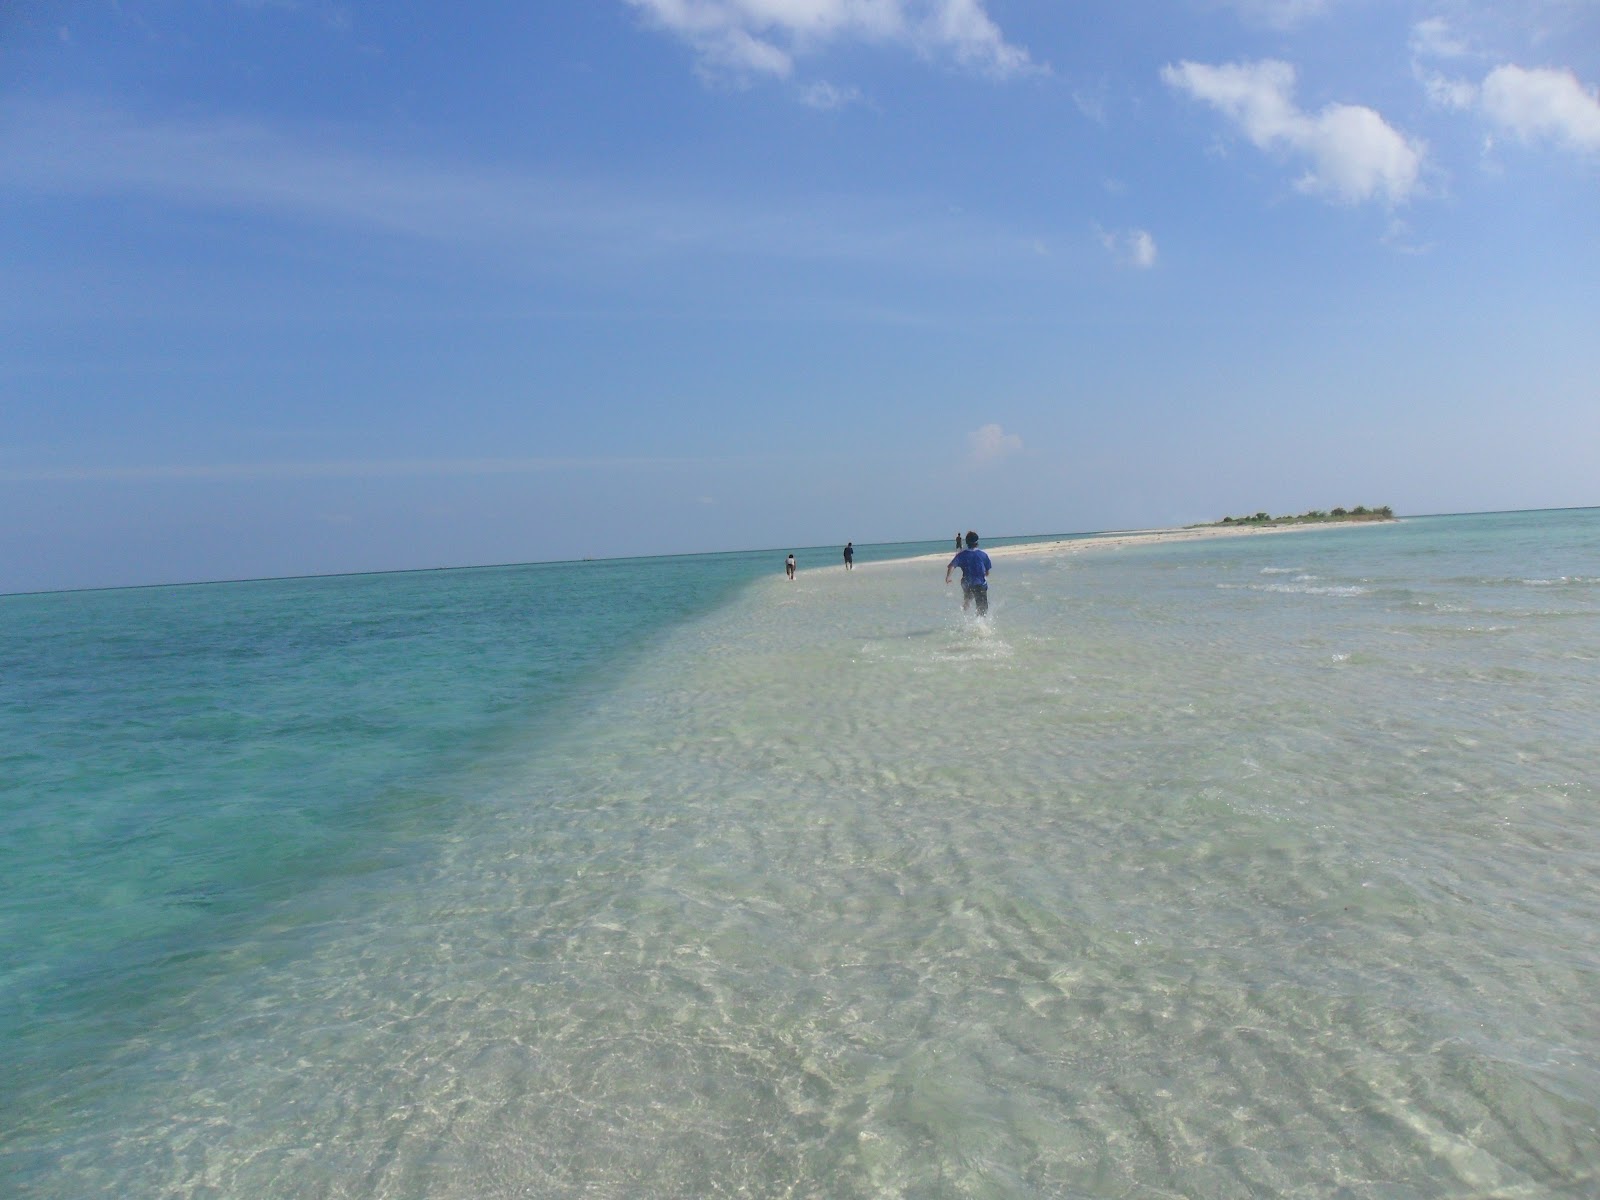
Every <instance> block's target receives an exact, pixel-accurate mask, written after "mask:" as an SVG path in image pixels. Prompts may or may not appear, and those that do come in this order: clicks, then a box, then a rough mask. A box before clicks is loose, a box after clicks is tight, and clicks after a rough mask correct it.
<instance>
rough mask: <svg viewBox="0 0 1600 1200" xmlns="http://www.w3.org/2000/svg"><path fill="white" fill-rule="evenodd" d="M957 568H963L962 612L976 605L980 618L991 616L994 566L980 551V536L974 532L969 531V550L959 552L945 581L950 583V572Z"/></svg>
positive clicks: (948, 570)
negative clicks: (990, 585)
mask: <svg viewBox="0 0 1600 1200" xmlns="http://www.w3.org/2000/svg"><path fill="white" fill-rule="evenodd" d="M957 567H960V568H961V611H962V612H966V611H967V606H968V605H970V604H976V605H977V606H978V615H979V616H980V617H983V616H987V615H988V614H989V572H990V571H992V570H993V569H994V566H993V564H992V563H990V561H989V556H988V555H987V554H985V553H984V552H983V551H982V550H979V549H978V535H977V534H975V533H973V532H972V530H970V529H969V530H967V548H966V549H965V550H957V551H956V556H955V557H954V558H952V559H951V560H950V565H949V566H947V567H945V569H944V581H945V582H946V583H949V582H950V572H951V571H953V570H955V569H956V568H957Z"/></svg>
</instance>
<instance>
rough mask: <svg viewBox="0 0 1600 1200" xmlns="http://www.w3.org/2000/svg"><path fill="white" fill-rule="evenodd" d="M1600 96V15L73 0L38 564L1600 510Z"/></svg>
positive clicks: (46, 322) (4, 99) (819, 0)
mask: <svg viewBox="0 0 1600 1200" xmlns="http://www.w3.org/2000/svg"><path fill="white" fill-rule="evenodd" d="M1597 89H1600V2H1597V0H1525V2H1522V3H1518V4H1516V5H1504V4H1490V3H1484V2H1479V0H1419V2H1417V3H1411V2H1408V0H1170V2H1168V3H1149V4H1138V3H1126V2H1121V0H1106V2H1100V0H1084V2H1082V3H1072V4H1066V3H1057V2H1054V0H1049V2H1047V0H1028V2H1023V0H584V2H581V3H578V2H572V3H538V4H522V3H518V4H500V3H483V4H475V5H471V6H446V5H421V4H409V3H399V4H382V5H377V4H372V5H367V4H354V3H323V2H321V0H249V2H246V0H236V2H230V0H209V2H198V0H195V2H188V0H163V2H159V3H157V2H153V0H152V2H147V3H146V2H140V0H120V2H109V0H108V2H104V3H88V2H78V3H64V2H63V3H51V2H49V0H20V2H18V3H13V4H10V5H7V6H6V7H5V8H4V9H3V10H0V271H3V279H4V287H3V290H0V305H3V311H0V317H3V321H0V504H3V506H4V512H5V520H4V522H3V524H0V591H14V590H25V589H44V588H55V587H81V586H98V585H112V584H133V583H149V582H162V581H177V580H191V579H216V578H236V577H246V576H262V575H283V574H301V573H320V572H338V571H358V570H381V569H390V568H408V567H426V566H444V565H465V564H473V563H490V562H520V561H530V560H540V559H557V558H573V557H583V556H611V555H632V554H651V553H676V552H686V551H698V550H718V549H740V548H760V547H773V548H779V549H786V548H789V547H796V546H804V545H814V544H826V543H842V542H844V541H845V540H846V539H852V540H854V541H856V542H873V541H888V540H903V539H920V538H941V539H942V538H945V537H947V536H949V534H950V533H951V531H953V530H955V529H956V528H963V529H964V528H967V527H974V528H977V529H979V530H980V531H982V532H984V533H986V534H991V535H1000V534H1026V533H1046V532H1071V531H1084V530H1097V529H1112V528H1130V527H1140V526H1150V525H1165V524H1176V523H1184V522H1190V521H1198V520H1211V519H1215V518H1218V517H1221V516H1222V515H1224V514H1228V513H1237V512H1245V511H1255V510H1257V509H1262V508H1266V509H1270V510H1272V511H1274V512H1278V511H1287V510H1294V511H1301V510H1303V509H1306V508H1310V507H1331V506H1333V505H1335V504H1341V503H1342V504H1347V505H1350V504H1357V503H1367V504H1392V505H1393V506H1395V508H1396V509H1397V510H1399V511H1401V512H1402V513H1405V512H1440V511H1464V510H1483V509H1503V508H1528V507H1546V506H1569V505H1588V504H1596V503H1600V483H1597V482H1596V480H1597V479H1600V473H1597V472H1596V469H1595V463H1596V457H1595V450H1594V448H1595V447H1596V446H1597V445H1600V334H1597V330H1600V90H1597Z"/></svg>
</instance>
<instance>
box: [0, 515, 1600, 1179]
mask: <svg viewBox="0 0 1600 1200" xmlns="http://www.w3.org/2000/svg"><path fill="white" fill-rule="evenodd" d="M924 549H926V550H938V551H940V552H941V554H940V556H939V557H938V558H935V559H933V560H931V561H921V562H916V561H911V562H891V561H886V560H889V559H894V558H896V557H900V556H904V555H908V554H912V553H915V552H917V551H919V550H924ZM944 549H945V547H944V544H943V543H942V542H941V543H936V544H932V545H928V546H897V547H876V548H873V547H862V548H860V553H859V554H858V563H859V564H861V566H860V568H859V569H858V570H857V571H855V572H852V573H851V574H849V575H846V574H845V573H844V572H842V571H840V570H838V569H837V568H836V567H834V566H833V564H834V563H835V562H836V561H837V558H836V556H837V550H836V549H833V548H829V549H827V550H816V551H802V552H800V560H801V567H802V572H801V577H800V579H799V580H798V581H797V582H796V583H794V584H790V583H788V582H787V581H785V580H783V579H782V577H781V573H780V572H779V564H780V563H781V558H782V553H783V552H782V551H778V552H767V553H764V554H760V555H716V556H703V557H694V558H674V559H655V560H636V561H630V562H605V563H584V564H556V565H549V566H534V567H508V568H494V569H484V570H478V571H450V572H433V573H419V574H410V575H393V576H365V577H355V578H341V579H319V580H293V581H275V582H262V583H251V584H233V585H215V586H205V587H191V588H168V589H142V590H138V591H126V592H100V593H73V594H64V595H44V596H22V597H6V598H0V679H3V680H4V684H5V688H4V697H3V699H0V733H3V735H4V737H3V741H0V771H3V775H0V788H3V789H4V791H3V805H0V820H3V822H4V826H3V828H4V835H5V836H4V838H3V839H0V847H3V849H0V853H3V854H4V859H3V860H0V868H3V870H4V872H5V877H6V879H7V888H6V889H5V891H4V893H3V895H4V899H3V901H0V947H3V958H0V965H3V970H4V976H3V988H4V990H3V994H0V1003H3V1006H4V1007H3V1009H0V1052H3V1055H4V1059H5V1061H6V1063H7V1070H8V1078H9V1080H11V1081H12V1082H11V1084H10V1086H8V1087H7V1088H6V1089H4V1092H3V1094H0V1176H3V1177H6V1178H9V1179H10V1180H12V1181H14V1188H15V1190H16V1191H17V1192H19V1193H20V1194H22V1195H38V1196H82V1195H90V1194H118V1195H126V1196H168V1195H171V1196H245V1195H251V1196H280V1195H281V1196H429V1197H432V1196H458V1195H459V1196H499V1195H505V1196H525V1195H537V1196H565V1195H572V1196H577V1195H584V1196H594V1195H610V1196H637V1195H656V1196H685V1197H688V1196H706V1195H717V1194H748V1195H763V1196H765V1195H795V1196H812V1195H815V1196H907V1197H913V1196H916V1197H920V1196H1035V1195H1050V1196H1079V1195H1081V1196H1167V1195H1228V1196H1233V1195H1305V1196H1322V1195H1332V1194H1342V1195H1349V1196H1373V1197H1378V1196H1383V1197H1389V1196H1488V1195H1508V1196H1510V1195H1515V1196H1544V1195H1549V1196H1577V1195H1587V1194H1592V1193H1593V1191H1594V1190H1595V1189H1596V1187H1597V1186H1600V1184H1597V1178H1596V1175H1595V1169H1596V1167H1595V1164H1596V1163H1597V1162H1600V1021H1597V1020H1596V1016H1595V1014H1596V1011H1597V1009H1596V1006H1595V1003H1594V1000H1593V996H1594V995H1595V994H1597V991H1600V989H1597V984H1600V978H1597V976H1600V970H1597V966H1600V820H1597V816H1600V814H1597V809H1596V796H1597V791H1596V783H1597V778H1596V775H1597V770H1596V767H1595V765H1594V764H1595V762H1596V761H1597V759H1600V755H1597V753H1596V751H1597V750H1600V735H1597V729H1600V725H1597V722H1596V720H1595V718H1594V697H1595V695H1596V694H1597V685H1600V512H1596V511H1595V510H1583V511H1578V512H1561V513H1522V514H1500V515H1488V516H1472V517H1441V518H1423V519H1417V520H1411V521H1406V522H1402V523H1400V524H1397V525H1387V526H1367V527H1357V528H1348V529H1345V528H1341V529H1326V530H1314V531H1308V532H1301V533H1288V534H1282V535H1273V536H1261V537H1246V538H1238V539H1227V540H1215V541H1206V542H1195V543H1189V544H1182V545H1168V546H1159V547H1127V548H1122V549H1113V548H1110V547H1100V548H1095V549H1084V548H1083V543H1082V542H1075V543H1066V544H1064V545H1062V546H1059V547H1056V548H1055V549H1054V550H1050V551H1045V552H1040V553H1036V554H1034V555H1031V556H1028V557H1005V556H1003V555H997V570H996V572H995V576H994V608H993V611H992V613H991V619H990V620H989V621H988V622H982V623H980V622H975V621H970V620H968V619H966V618H964V617H963V616H962V614H961V612H960V606H959V600H958V598H957V597H956V595H955V594H954V593H955V589H953V588H951V589H947V588H945V587H944V586H943V569H942V568H943V557H944V554H943V553H942V552H943V551H944ZM875 560H876V561H875ZM822 568H826V569H822Z"/></svg>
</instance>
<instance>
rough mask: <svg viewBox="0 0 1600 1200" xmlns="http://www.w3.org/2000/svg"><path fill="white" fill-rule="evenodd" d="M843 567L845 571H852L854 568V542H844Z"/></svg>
mask: <svg viewBox="0 0 1600 1200" xmlns="http://www.w3.org/2000/svg"><path fill="white" fill-rule="evenodd" d="M844 569H845V570H846V571H854V570H855V569H856V544H855V543H854V542H846V543H845V544H844Z"/></svg>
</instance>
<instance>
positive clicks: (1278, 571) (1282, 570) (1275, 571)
mask: <svg viewBox="0 0 1600 1200" xmlns="http://www.w3.org/2000/svg"><path fill="white" fill-rule="evenodd" d="M1304 570H1305V568H1304V567H1262V568H1261V573H1262V574H1263V575H1293V574H1294V573H1295V572H1296V571H1304Z"/></svg>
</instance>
